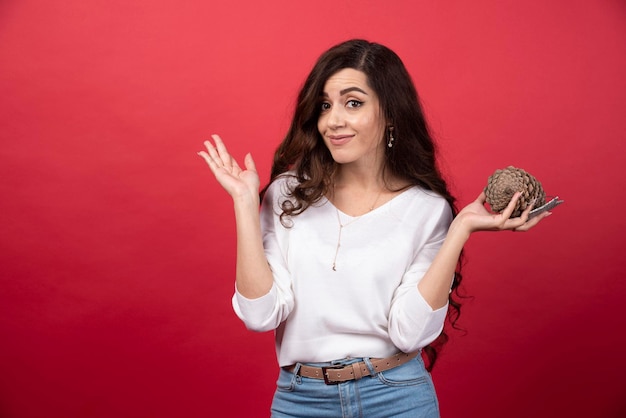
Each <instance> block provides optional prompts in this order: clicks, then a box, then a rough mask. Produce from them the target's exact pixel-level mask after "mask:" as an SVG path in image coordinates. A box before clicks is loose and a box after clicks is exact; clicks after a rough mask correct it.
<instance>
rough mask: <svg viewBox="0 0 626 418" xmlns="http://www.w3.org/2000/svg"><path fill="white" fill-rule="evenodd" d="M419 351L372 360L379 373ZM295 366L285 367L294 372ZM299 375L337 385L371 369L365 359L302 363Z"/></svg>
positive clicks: (401, 362)
mask: <svg viewBox="0 0 626 418" xmlns="http://www.w3.org/2000/svg"><path fill="white" fill-rule="evenodd" d="M419 353H420V352H419V350H418V351H415V352H413V353H398V354H395V355H393V356H391V357H387V358H379V359H370V362H371V363H372V366H373V367H374V370H375V371H376V372H377V373H378V372H384V371H385V370H390V369H393V368H394V367H398V366H401V365H403V364H405V363H407V362H408V361H410V360H412V359H414V358H415V357H417V355H418V354H419ZM295 368H296V366H295V365H293V366H289V367H285V369H286V370H287V371H289V372H292V373H293V371H294V370H295ZM298 375H299V376H303V377H310V378H312V379H322V380H324V383H326V384H327V385H337V384H339V383H341V382H347V381H348V380H358V379H360V378H362V377H363V376H369V375H370V369H369V368H368V367H367V364H365V362H364V361H359V362H357V363H352V364H348V365H347V366H326V367H313V366H305V365H301V366H300V369H299V370H298Z"/></svg>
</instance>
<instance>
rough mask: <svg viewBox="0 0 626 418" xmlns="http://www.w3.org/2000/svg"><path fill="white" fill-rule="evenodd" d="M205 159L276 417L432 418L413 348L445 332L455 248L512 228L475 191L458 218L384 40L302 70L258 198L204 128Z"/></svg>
mask: <svg viewBox="0 0 626 418" xmlns="http://www.w3.org/2000/svg"><path fill="white" fill-rule="evenodd" d="M213 142H214V144H213V143H212V142H210V141H206V142H205V146H206V151H202V152H200V153H199V154H200V155H201V156H202V157H203V158H204V159H205V160H206V162H207V163H208V165H209V167H210V169H211V171H212V172H213V174H214V175H215V177H216V179H217V181H218V182H219V183H220V184H221V185H222V187H223V188H224V189H225V190H226V191H227V192H228V193H229V194H230V196H231V197H232V199H233V202H234V210H235V217H236V225H237V272H236V291H235V295H234V297H233V306H234V309H235V312H236V313H237V315H238V316H239V317H240V318H241V319H242V321H244V323H245V324H246V326H247V327H248V328H249V329H252V330H255V331H269V330H275V335H276V352H277V357H278V363H279V366H280V367H281V369H280V374H279V378H278V382H277V389H276V392H275V395H274V400H273V403H272V416H273V417H368V418H371V417H437V416H439V408H438V403H437V398H436V395H435V391H434V388H433V385H432V381H431V379H430V374H429V372H428V371H427V370H426V367H425V365H424V360H423V358H422V356H421V355H420V354H421V351H422V350H423V349H425V348H429V347H430V344H431V343H432V342H433V341H434V340H435V339H436V338H437V337H438V336H440V335H441V334H442V331H443V325H444V321H445V318H446V314H447V312H448V309H449V308H453V307H458V304H456V302H454V301H452V299H451V294H452V292H451V289H454V288H456V286H457V285H458V281H459V280H460V275H459V274H455V270H456V267H457V264H458V260H459V257H460V254H461V251H462V249H463V246H464V244H465V242H466V241H467V240H468V238H469V237H470V235H471V233H473V232H475V231H480V230H517V231H525V230H528V229H530V228H532V227H533V226H535V225H536V224H537V223H538V222H540V220H541V219H543V218H544V217H546V216H548V215H549V213H547V212H546V213H544V214H542V215H540V216H537V217H535V218H533V219H532V220H528V213H529V211H530V210H531V207H528V208H527V209H526V211H525V212H524V213H523V214H522V215H521V216H520V217H519V218H512V219H511V218H509V217H510V215H511V213H512V211H513V208H514V206H515V203H516V201H517V199H518V198H519V193H518V194H516V195H515V196H514V197H513V199H512V201H511V203H510V204H509V206H508V207H507V209H506V210H504V212H502V213H501V214H491V213H489V212H488V211H487V210H486V209H485V206H484V202H485V196H484V194H481V195H480V196H479V197H478V198H477V199H476V201H474V202H473V203H471V204H470V205H468V206H467V207H465V208H464V209H463V210H461V211H460V212H459V213H458V214H456V211H455V209H454V198H453V197H452V196H451V195H450V193H449V191H448V189H447V186H446V183H445V181H444V180H443V178H442V176H441V174H440V173H439V171H438V169H437V165H436V160H435V147H434V143H433V140H432V138H431V136H430V133H429V131H428V128H427V124H426V121H425V118H424V115H423V112H422V109H421V106H420V104H419V99H418V95H417V92H416V90H415V87H414V85H413V83H412V81H411V77H410V76H409V74H408V72H407V71H406V69H405V67H404V65H403V63H402V61H401V60H400V58H399V57H398V56H397V55H396V54H395V53H394V52H393V51H391V50H390V49H388V48H386V47H385V46H382V45H379V44H375V43H370V42H367V41H363V40H351V41H348V42H344V43H342V44H339V45H337V46H335V47H333V48H331V49H330V50H328V51H327V52H325V53H324V54H323V55H322V56H321V57H320V58H319V59H318V61H317V63H316V65H315V66H314V68H313V70H312V71H311V74H309V76H308V78H307V80H306V82H305V84H304V86H303V87H302V90H301V91H300V94H299V96H298V102H297V106H296V109H295V114H294V118H293V121H292V123H291V127H290V129H289V131H288V133H287V135H286V137H285V139H284V140H283V142H282V143H281V144H280V146H279V147H278V149H277V151H276V154H275V156H274V164H273V167H272V173H271V179H270V184H269V185H268V186H267V187H266V189H265V190H264V191H263V192H264V193H262V195H263V201H262V205H261V211H260V213H259V203H260V201H259V193H258V192H259V185H260V182H259V177H258V175H257V172H256V169H255V166H254V162H253V160H252V157H251V156H250V154H248V155H246V156H245V159H244V168H241V167H240V166H239V165H238V163H237V162H236V161H235V160H234V159H233V158H232V157H231V156H230V154H229V153H228V151H227V149H226V147H225V145H224V143H223V142H222V140H221V139H220V138H219V136H217V135H213Z"/></svg>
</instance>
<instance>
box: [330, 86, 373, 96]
mask: <svg viewBox="0 0 626 418" xmlns="http://www.w3.org/2000/svg"><path fill="white" fill-rule="evenodd" d="M351 91H358V92H359V93H363V94H364V95H366V96H368V94H367V93H366V92H365V91H364V90H362V89H360V88H358V87H348V88H346V89H343V90H341V91H339V95H340V96H343V95H345V94H348V93H350V92H351ZM323 96H324V97H328V93H326V92H324V94H323Z"/></svg>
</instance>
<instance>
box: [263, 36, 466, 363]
mask: <svg viewBox="0 0 626 418" xmlns="http://www.w3.org/2000/svg"><path fill="white" fill-rule="evenodd" d="M345 68H352V69H355V70H359V71H362V72H363V73H364V74H365V75H366V76H367V82H368V85H369V87H370V88H372V90H374V92H375V93H376V94H377V95H378V98H379V101H380V106H381V110H382V114H383V116H384V118H385V121H386V124H387V126H393V133H394V137H395V138H396V140H395V142H394V145H393V147H391V148H389V147H385V149H386V155H385V164H384V167H383V178H384V179H386V178H396V179H401V180H402V181H403V182H404V184H408V185H409V186H412V185H417V186H420V187H422V188H424V189H427V190H430V191H433V192H434V193H437V194H439V195H440V196H442V197H443V198H445V199H446V200H447V201H448V203H449V204H450V206H451V207H452V211H453V213H454V215H455V216H456V214H457V208H456V205H455V201H456V199H455V198H454V197H453V196H452V195H451V194H450V192H449V191H448V187H447V184H446V182H445V180H444V179H443V176H442V175H441V173H440V171H439V169H438V167H437V163H436V149H435V148H436V147H435V143H434V141H433V139H432V136H431V134H430V131H429V128H428V124H427V122H426V119H425V117H424V112H423V110H422V106H421V104H420V100H419V96H418V94H417V90H416V89H415V86H414V84H413V81H412V79H411V76H410V75H409V73H408V71H407V70H406V68H405V66H404V64H403V63H402V60H401V59H400V57H398V55H397V54H396V53H395V52H393V51H392V50H391V49H389V48H387V47H386V46H383V45H380V44H377V43H372V42H368V41H366V40H362V39H354V40H349V41H346V42H343V43H341V44H338V45H335V46H333V47H332V48H330V49H329V50H328V51H326V52H325V53H324V54H322V55H321V56H320V58H319V59H318V60H317V62H316V63H315V65H314V67H313V69H312V70H311V73H310V74H309V76H308V77H307V79H306V81H305V82H304V85H303V86H302V89H301V90H300V93H299V94H298V99H297V104H296V108H295V113H294V117H293V120H292V122H291V126H290V128H289V131H288V132H287V135H286V136H285V138H284V140H283V141H282V142H281V144H280V145H279V146H278V149H277V150H276V152H275V154H274V160H273V164H272V170H271V175H270V183H271V182H272V181H274V180H275V179H276V178H277V177H278V176H281V175H285V173H286V172H287V171H291V172H292V175H293V176H294V177H295V178H296V180H297V181H296V182H294V183H295V186H294V188H293V190H291V196H290V199H288V200H287V201H286V202H284V203H283V205H282V211H283V213H282V214H281V220H283V219H284V218H285V217H290V216H295V215H298V214H300V213H302V212H303V211H305V210H306V209H307V208H308V207H309V206H310V205H311V204H313V203H315V202H317V201H319V200H320V199H321V198H322V197H323V196H324V195H325V194H326V193H328V192H329V191H330V190H331V187H332V181H333V176H334V174H335V172H336V169H337V163H335V161H334V160H333V158H332V156H331V154H330V151H329V150H328V148H327V147H326V145H325V144H324V141H323V139H322V137H321V135H320V133H319V131H318V128H317V122H318V118H319V116H320V113H321V102H322V97H323V96H322V95H323V90H324V86H325V84H326V81H327V80H328V79H329V78H330V77H331V76H332V75H334V74H335V73H337V72H338V71H340V70H342V69H345ZM382 140H383V138H381V141H382ZM409 186H406V187H409ZM265 190H267V186H266V187H265V188H264V189H263V191H262V192H261V194H262V195H263V194H264V193H265ZM460 267H461V261H459V264H458V265H457V273H456V274H455V278H454V281H453V284H452V290H453V291H452V292H451V293H450V297H449V308H448V317H447V318H448V322H449V323H450V325H451V326H453V327H455V324H456V321H457V319H458V317H459V315H460V312H461V311H460V308H461V305H460V302H459V301H458V300H457V299H455V298H453V295H456V296H459V294H458V287H459V285H460V283H461V279H462V276H461V274H460ZM447 340H448V337H447V334H446V333H445V331H444V332H442V333H441V334H440V335H439V337H438V338H437V339H436V340H435V341H434V342H433V343H431V344H429V345H428V346H427V347H425V348H424V354H425V357H426V364H427V368H428V370H429V371H430V370H432V368H433V366H434V364H435V361H436V360H437V354H438V352H439V349H440V348H441V346H442V345H443V344H445V342H446V341H447Z"/></svg>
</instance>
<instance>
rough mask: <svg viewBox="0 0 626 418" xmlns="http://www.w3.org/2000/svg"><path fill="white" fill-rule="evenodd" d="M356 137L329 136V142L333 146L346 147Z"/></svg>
mask: <svg viewBox="0 0 626 418" xmlns="http://www.w3.org/2000/svg"><path fill="white" fill-rule="evenodd" d="M353 137H354V135H329V136H328V140H329V141H330V143H331V144H332V145H335V146H339V145H344V144H346V143H348V142H350V140H351V139H352V138H353Z"/></svg>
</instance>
